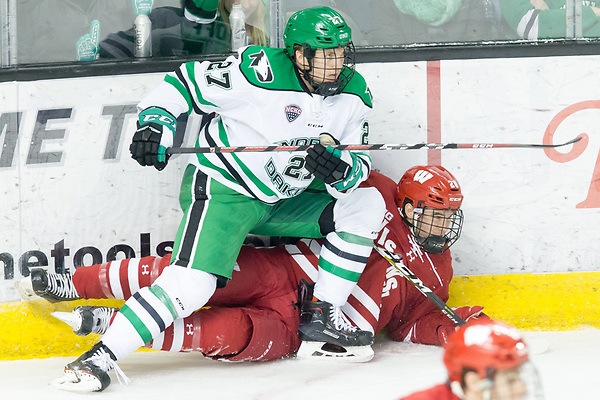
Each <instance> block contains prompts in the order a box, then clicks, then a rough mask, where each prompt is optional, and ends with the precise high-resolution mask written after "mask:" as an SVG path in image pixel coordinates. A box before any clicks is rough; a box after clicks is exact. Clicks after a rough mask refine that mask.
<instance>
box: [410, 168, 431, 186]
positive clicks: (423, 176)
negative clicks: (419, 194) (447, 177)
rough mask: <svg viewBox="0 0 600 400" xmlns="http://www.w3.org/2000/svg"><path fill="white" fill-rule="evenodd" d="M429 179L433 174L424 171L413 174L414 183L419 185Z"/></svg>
mask: <svg viewBox="0 0 600 400" xmlns="http://www.w3.org/2000/svg"><path fill="white" fill-rule="evenodd" d="M431 178H433V174H432V173H431V172H429V171H425V170H424V169H420V170H418V171H417V173H416V174H415V179H414V181H415V182H419V183H425V182H427V181H428V180H429V179H431Z"/></svg>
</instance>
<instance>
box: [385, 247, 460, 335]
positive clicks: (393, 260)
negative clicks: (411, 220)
mask: <svg viewBox="0 0 600 400" xmlns="http://www.w3.org/2000/svg"><path fill="white" fill-rule="evenodd" d="M375 250H377V252H378V253H379V254H380V255H381V257H383V258H385V259H386V260H387V261H388V262H389V263H390V264H392V265H393V266H394V267H395V268H396V269H397V270H398V271H400V273H401V274H402V275H403V276H404V277H405V278H406V279H407V280H408V281H409V282H410V283H412V284H413V285H414V286H415V287H416V288H417V289H418V290H419V292H421V293H423V294H424V295H425V296H426V297H427V298H428V299H429V300H431V302H432V303H433V304H435V306H436V307H437V308H439V309H440V310H441V311H442V312H443V313H444V314H446V316H447V317H448V318H450V319H451V320H452V321H454V323H455V324H456V325H458V326H460V325H464V324H466V322H465V320H464V319H462V318H461V317H460V316H459V315H458V314H457V313H456V312H454V310H453V309H452V308H450V306H448V304H446V303H445V302H444V300H442V299H440V298H439V296H438V295H437V294H435V293H433V291H432V290H431V289H429V288H428V287H427V286H426V285H425V284H424V283H423V281H422V280H420V279H419V277H417V276H416V275H415V274H413V273H412V271H411V270H410V269H408V268H407V267H406V265H404V263H403V262H402V260H401V259H399V258H398V256H396V255H395V254H392V253H390V252H389V251H387V250H385V249H382V248H381V247H378V246H375Z"/></svg>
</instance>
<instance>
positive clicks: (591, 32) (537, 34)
mask: <svg viewBox="0 0 600 400" xmlns="http://www.w3.org/2000/svg"><path fill="white" fill-rule="evenodd" d="M565 3H566V1H565V0H545V1H544V0H500V8H501V11H502V15H504V18H505V19H506V21H507V22H508V24H509V25H510V26H511V28H512V30H513V35H514V34H515V33H516V37H518V38H521V39H529V40H538V39H551V38H564V37H566V34H567V22H566V21H567V18H566V14H567V10H566V5H565ZM581 13H582V24H583V25H582V28H583V36H584V37H600V0H599V1H583V5H582V7H581Z"/></svg>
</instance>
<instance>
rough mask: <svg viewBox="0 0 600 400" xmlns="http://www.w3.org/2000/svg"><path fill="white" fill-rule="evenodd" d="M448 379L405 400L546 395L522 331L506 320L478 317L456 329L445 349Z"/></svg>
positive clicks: (515, 398)
mask: <svg viewBox="0 0 600 400" xmlns="http://www.w3.org/2000/svg"><path fill="white" fill-rule="evenodd" d="M444 364H445V365H446V369H447V370H448V382H446V383H443V384H440V385H437V386H434V387H432V388H430V389H426V390H423V391H420V392H416V393H413V394H411V395H409V396H406V397H403V398H402V399H401V400H524V399H543V394H542V389H541V386H540V383H539V380H538V376H537V372H536V370H535V368H534V367H533V365H532V364H531V362H530V361H529V350H528V348H527V345H526V344H525V342H524V341H523V338H522V337H521V334H520V333H519V332H518V331H517V330H516V329H515V328H514V327H512V326H509V325H507V324H504V323H502V322H497V321H491V320H481V319H477V320H474V321H469V322H468V323H467V324H466V325H463V326H461V327H460V328H459V329H458V330H457V331H456V332H455V333H453V334H452V335H451V336H450V338H449V339H448V342H447V343H446V346H445V349H444Z"/></svg>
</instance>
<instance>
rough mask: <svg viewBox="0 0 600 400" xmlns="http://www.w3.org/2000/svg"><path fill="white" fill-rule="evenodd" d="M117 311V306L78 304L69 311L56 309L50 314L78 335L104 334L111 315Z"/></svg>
mask: <svg viewBox="0 0 600 400" xmlns="http://www.w3.org/2000/svg"><path fill="white" fill-rule="evenodd" d="M118 311H119V309H118V308H112V307H103V306H78V307H75V309H74V310H73V311H71V312H62V311H56V312H53V313H51V315H52V316H53V317H55V318H58V319H60V320H61V321H63V322H64V323H66V324H68V325H70V326H71V328H73V332H74V333H75V334H76V335H78V336H86V335H89V334H90V333H97V334H99V335H104V332H106V330H107V329H108V326H109V325H110V321H111V319H112V317H113V315H115V313H117V312H118Z"/></svg>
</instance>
